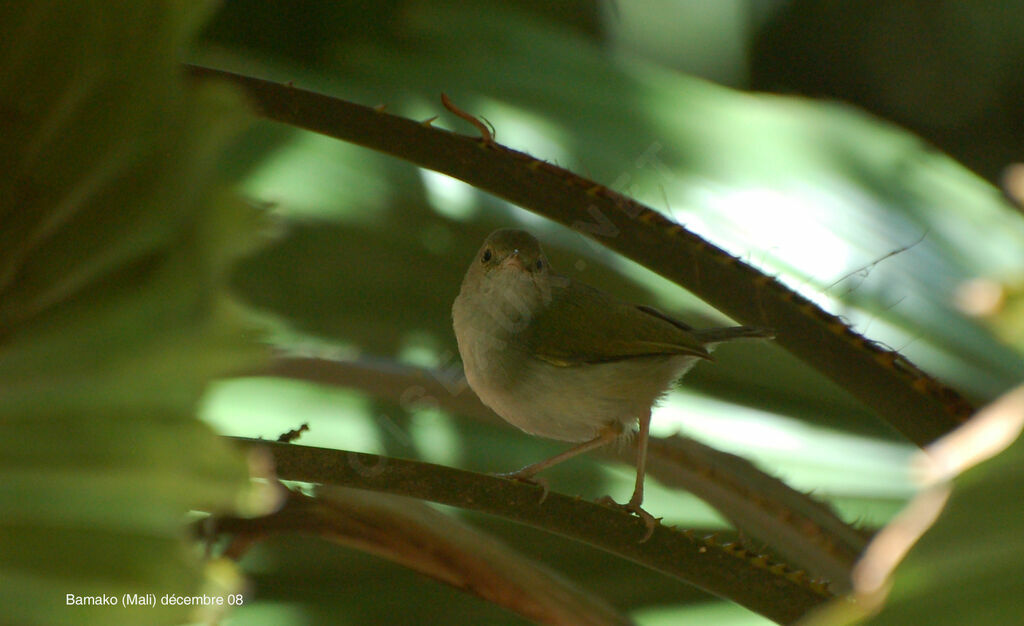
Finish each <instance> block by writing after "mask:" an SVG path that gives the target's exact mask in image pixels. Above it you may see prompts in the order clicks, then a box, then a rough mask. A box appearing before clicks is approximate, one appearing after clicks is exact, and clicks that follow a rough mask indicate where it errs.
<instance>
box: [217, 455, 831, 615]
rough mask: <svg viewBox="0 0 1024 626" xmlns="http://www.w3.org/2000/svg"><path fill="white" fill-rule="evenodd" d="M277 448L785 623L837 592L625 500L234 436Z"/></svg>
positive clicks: (313, 467) (308, 469)
mask: <svg viewBox="0 0 1024 626" xmlns="http://www.w3.org/2000/svg"><path fill="white" fill-rule="evenodd" d="M231 439H232V440H234V441H237V442H239V443H241V444H243V445H245V446H250V447H259V448H262V449H265V450H267V451H268V452H270V454H272V455H273V458H274V461H275V465H276V468H277V475H278V477H279V478H281V479H284V480H298V481H304V482H312V483H320V484H328V485H338V486H344V487H356V488H359V489H369V490H373V491H380V492H385V493H392V494H396V495H402V496H410V497H413V498H419V499H423V500H430V501H432V502H438V503H440V504H446V505H449V506H456V507H460V508H464V509H470V510H474V511H480V512H483V513H489V514H492V515H498V516H500V517H503V518H505V519H508V520H512V521H516V522H520V523H523V524H527V525H530V526H533V527H535V528H540V529H542V530H546V531H549V532H552V533H555V534H558V535H562V536H564V537H568V538H570V539H575V540H577V541H582V542H585V543H588V544H590V545H592V546H595V547H597V548H600V549H602V550H605V551H607V552H610V553H612V554H616V555H618V556H621V557H623V558H626V559H629V560H631V561H634V562H636V563H639V564H641V565H644V566H646V567H649V568H651V569H653V570H656V571H659V572H662V573H664V574H667V575H669V576H673V577H675V578H678V579H680V580H683V581H685V582H687V583H689V584H691V585H694V586H696V587H699V588H701V589H703V590H705V591H707V592H709V593H712V594H715V595H717V596H720V597H722V598H726V599H728V600H732V601H733V602H736V603H737V604H740V605H742V606H745V607H747V608H748V609H750V610H751V611H754V612H756V613H759V614H761V615H764V616H765V617H768V618H770V619H773V620H775V621H777V622H781V623H792V622H794V621H796V620H797V619H799V618H800V617H801V616H803V615H805V614H806V613H807V612H808V611H810V610H811V609H813V608H815V607H817V606H819V605H820V604H822V603H823V602H825V601H826V600H828V599H829V598H830V595H829V593H828V592H827V591H826V590H825V588H824V585H822V584H820V583H816V582H814V581H811V580H810V579H809V578H808V577H807V576H806V575H805V574H804V573H803V572H800V571H795V570H792V569H790V568H788V567H787V566H785V565H783V564H781V563H772V562H771V561H769V560H768V559H766V558H765V557H762V556H758V555H754V554H752V553H750V552H748V551H746V550H744V549H743V548H741V547H739V546H738V545H736V544H724V545H723V544H719V543H718V542H716V541H714V539H712V538H703V539H702V538H698V537H696V536H695V535H693V534H692V533H688V532H686V531H679V530H676V529H674V528H669V527H667V526H658V527H657V528H655V530H654V533H653V534H652V535H651V538H650V540H648V541H646V542H644V543H640V540H641V539H642V538H643V537H644V535H645V534H646V532H647V529H646V526H645V525H644V522H643V521H641V520H640V519H638V518H636V517H634V516H632V515H630V514H628V513H626V512H624V511H622V510H620V509H616V508H612V507H609V506H602V505H599V504H595V503H591V502H585V501H583V500H580V499H578V498H572V497H569V496H565V495H561V494H557V493H550V494H548V495H547V497H546V498H543V501H542V498H541V491H542V490H541V488H540V487H538V486H536V485H528V484H524V483H519V482H515V481H511V480H507V479H504V478H497V477H494V476H488V475H485V474H477V473H473V472H466V471H462V470H457V469H453V468H448V467H442V466H439V465H433V464H430V463H422V462H419V461H408V460H404V459H396V458H392V457H384V456H378V455H374V454H364V453H359V452H349V451H344V450H330V449H326V448H314V447H307V446H299V445H294V444H282V443H274V442H268V441H263V440H258V439H244V438H231Z"/></svg>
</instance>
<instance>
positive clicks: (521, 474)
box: [452, 229, 772, 537]
mask: <svg viewBox="0 0 1024 626" xmlns="http://www.w3.org/2000/svg"><path fill="white" fill-rule="evenodd" d="M452 321H453V325H454V328H455V337H456V339H457V340H458V344H459V354H460V355H461V357H462V363H463V367H464V369H465V372H466V379H467V380H468V382H469V385H470V387H472V388H473V391H475V392H476V394H477V395H478V396H480V399H481V400H482V401H483V402H484V404H486V405H487V406H489V407H490V408H491V409H493V410H494V411H495V412H496V413H497V414H498V415H500V416H501V417H502V418H504V419H505V420H506V421H508V422H509V423H511V424H513V425H514V426H517V427H519V428H520V429H522V430H523V431H525V432H527V433H530V434H532V435H538V436H541V437H548V438H550V439H558V440H562V441H570V442H579V444H578V445H577V446H575V447H573V448H570V449H569V450H566V451H565V452H563V453H561V454H558V455H556V456H554V457H551V458H550V459H546V460H543V461H540V462H538V463H534V464H532V465H528V466H527V467H524V468H522V469H520V470H518V471H516V472H512V473H511V474H506V475H505V476H508V477H511V478H517V479H524V480H529V479H531V477H533V476H534V475H535V474H537V472H540V471H541V470H544V469H547V468H548V467H551V466H552V465H555V464H557V463H561V462H562V461H565V460H567V459H570V458H572V457H574V456H576V455H578V454H581V453H583V452H586V451H588V450H593V449H595V448H598V447H601V446H603V445H605V444H608V443H610V442H612V441H615V440H616V439H617V438H619V437H620V436H623V435H624V434H625V435H626V436H629V435H631V434H632V432H633V425H634V424H636V423H637V422H638V421H639V435H638V438H637V457H636V459H637V461H636V486H635V488H634V490H633V496H632V497H631V498H630V500H629V502H628V503H627V504H625V505H622V506H623V507H624V508H626V509H628V510H630V511H632V512H634V513H636V514H637V515H639V516H640V517H641V518H642V519H643V520H644V522H645V523H646V524H647V526H648V529H649V532H648V535H647V536H648V537H649V536H650V532H653V529H654V526H655V524H656V520H655V518H654V517H653V516H651V515H650V514H649V513H647V512H646V511H644V509H643V508H642V507H641V505H642V504H643V498H644V472H645V468H646V461H647V439H648V436H649V431H650V423H651V407H652V406H653V404H654V403H655V401H657V400H658V398H659V397H660V396H661V395H662V394H664V393H665V392H666V391H667V390H668V389H669V387H670V386H671V385H672V383H673V382H675V381H676V380H677V379H678V378H679V377H680V376H682V375H683V374H684V373H685V372H686V371H687V370H688V369H690V368H691V367H692V366H693V365H694V364H695V363H696V362H697V361H698V360H700V359H710V358H711V355H710V349H711V348H712V347H713V346H714V345H715V344H718V343H721V342H723V341H730V340H732V339H740V338H748V337H750V338H766V337H771V336H772V335H771V333H770V332H769V331H765V330H762V329H757V328H749V327H746V326H738V327H731V328H710V329H704V330H696V329H693V328H691V327H689V326H687V325H686V324H684V323H682V322H680V321H677V320H674V319H672V318H671V317H669V316H667V315H665V314H664V313H661V312H659V311H657V310H655V309H653V308H650V307H647V306H640V305H634V304H629V303H627V302H623V301H621V300H619V299H617V298H615V297H614V296H612V295H609V294H607V293H605V292H603V291H600V290H598V289H595V288H593V287H590V286H588V285H585V284H583V283H580V282H577V281H574V280H572V279H571V278H568V277H566V276H561V275H559V274H557V273H555V271H554V270H553V269H552V268H551V267H550V266H549V265H548V260H547V257H545V256H544V251H543V250H542V249H541V246H540V243H539V242H538V241H537V239H535V238H534V237H533V236H532V235H530V234H529V233H527V232H525V231H522V230H514V229H501V230H496V231H494V232H493V233H491V234H490V235H489V236H488V237H487V239H486V240H485V241H484V244H483V246H481V248H480V251H479V252H477V255H476V257H475V258H474V259H473V261H472V263H471V264H470V266H469V270H468V271H467V272H466V276H465V278H464V279H463V281H462V288H461V290H460V291H459V295H458V297H456V298H455V303H454V305H453V306H452Z"/></svg>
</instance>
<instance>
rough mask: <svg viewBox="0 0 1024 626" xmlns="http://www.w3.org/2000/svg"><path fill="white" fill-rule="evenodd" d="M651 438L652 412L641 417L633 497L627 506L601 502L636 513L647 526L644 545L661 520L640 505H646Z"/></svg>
mask: <svg viewBox="0 0 1024 626" xmlns="http://www.w3.org/2000/svg"><path fill="white" fill-rule="evenodd" d="M650 436H651V411H650V409H648V410H647V412H646V413H645V414H644V415H641V416H640V432H639V434H638V435H637V438H636V485H635V486H634V487H633V496H632V497H631V498H630V499H629V502H627V503H626V504H619V503H617V502H615V501H614V500H612V499H611V498H609V497H607V496H605V497H604V498H602V499H601V500H600V501H602V502H605V503H606V504H611V505H614V506H618V507H621V508H624V509H626V510H627V511H630V512H632V513H635V514H636V515H637V517H639V518H640V519H642V520H643V522H644V524H645V525H646V526H647V534H646V535H644V538H643V539H641V540H640V543H643V542H645V541H647V540H648V539H650V538H651V535H652V534H653V533H654V529H655V528H656V527H657V525H658V520H659V518H657V517H654V516H653V515H651V514H650V513H648V512H647V511H645V510H644V509H643V508H642V507H641V506H640V505H642V504H643V503H644V477H645V476H646V474H647V440H648V439H649V438H650Z"/></svg>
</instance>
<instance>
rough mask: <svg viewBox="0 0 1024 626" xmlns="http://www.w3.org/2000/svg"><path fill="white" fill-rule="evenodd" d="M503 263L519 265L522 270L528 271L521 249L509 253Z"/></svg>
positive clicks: (511, 265)
mask: <svg viewBox="0 0 1024 626" xmlns="http://www.w3.org/2000/svg"><path fill="white" fill-rule="evenodd" d="M503 265H506V266H510V267H518V268H519V269H520V270H522V271H526V264H525V263H523V257H521V256H520V255H519V250H513V251H512V254H510V255H508V258H507V259H505V263H504V264H503Z"/></svg>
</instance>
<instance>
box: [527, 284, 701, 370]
mask: <svg viewBox="0 0 1024 626" xmlns="http://www.w3.org/2000/svg"><path fill="white" fill-rule="evenodd" d="M524 332H525V333H527V336H526V342H527V346H528V347H529V349H530V352H531V353H532V354H534V355H535V356H536V357H537V358H540V359H542V360H544V361H546V362H548V363H551V364H553V365H560V366H570V365H579V364H582V363H602V362H609V361H620V360H623V359H630V358H635V357H642V356H657V355H690V356H695V357H699V358H705V359H707V358H710V355H709V353H708V351H707V350H706V349H705V348H704V343H703V342H702V341H701V340H700V339H699V338H698V337H697V336H696V335H695V334H694V333H693V332H691V330H690V329H689V327H688V326H686V325H685V324H683V323H682V322H678V321H676V320H673V319H671V318H669V317H668V316H666V315H664V314H663V313H660V312H658V311H656V310H655V309H651V308H650V307H644V306H636V305H633V304H629V303H626V302H622V301H621V300H618V299H617V298H614V297H613V296H610V295H608V294H606V293H604V292H601V291H598V290H597V289H594V288H592V287H589V286H587V285H584V284H582V283H576V282H567V281H566V282H565V284H562V285H560V286H558V287H556V288H554V289H552V293H551V302H550V304H549V305H548V306H547V307H545V308H544V309H543V310H542V311H541V312H540V313H538V314H537V315H536V316H535V317H534V318H533V320H532V322H531V323H530V325H529V327H528V329H527V330H526V331H524Z"/></svg>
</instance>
